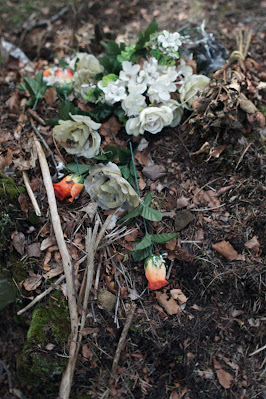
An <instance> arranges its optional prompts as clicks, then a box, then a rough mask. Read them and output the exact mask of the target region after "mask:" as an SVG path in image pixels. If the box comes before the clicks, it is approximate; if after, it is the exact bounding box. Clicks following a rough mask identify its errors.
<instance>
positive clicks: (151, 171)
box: [142, 165, 166, 181]
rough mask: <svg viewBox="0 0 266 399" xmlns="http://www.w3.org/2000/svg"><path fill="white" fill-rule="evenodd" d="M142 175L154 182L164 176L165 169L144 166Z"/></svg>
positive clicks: (156, 166)
mask: <svg viewBox="0 0 266 399" xmlns="http://www.w3.org/2000/svg"><path fill="white" fill-rule="evenodd" d="M142 173H143V174H144V176H146V177H148V179H151V180H153V181H155V180H158V179H160V178H161V177H164V176H165V175H166V169H165V167H164V166H162V165H150V166H145V168H143V169H142Z"/></svg>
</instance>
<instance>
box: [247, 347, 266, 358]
mask: <svg viewBox="0 0 266 399" xmlns="http://www.w3.org/2000/svg"><path fill="white" fill-rule="evenodd" d="M264 349H266V345H264V346H262V347H261V348H259V349H257V350H256V351H254V352H252V353H250V354H249V356H253V355H256V354H257V353H259V352H261V351H264Z"/></svg>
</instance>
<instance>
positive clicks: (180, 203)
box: [176, 195, 190, 209]
mask: <svg viewBox="0 0 266 399" xmlns="http://www.w3.org/2000/svg"><path fill="white" fill-rule="evenodd" d="M189 201H190V199H189V198H186V197H185V196H184V195H182V196H181V197H180V198H178V199H177V201H176V209H181V208H186V207H187V206H188V204H189Z"/></svg>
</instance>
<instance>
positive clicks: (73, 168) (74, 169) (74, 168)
mask: <svg viewBox="0 0 266 399" xmlns="http://www.w3.org/2000/svg"><path fill="white" fill-rule="evenodd" d="M66 169H67V171H68V172H71V173H74V174H75V175H84V174H86V173H87V172H88V171H89V169H90V166H89V165H86V164H81V163H79V168H78V165H77V164H76V162H71V163H68V164H67V166H66Z"/></svg>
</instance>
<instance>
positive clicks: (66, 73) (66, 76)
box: [54, 68, 73, 84]
mask: <svg viewBox="0 0 266 399" xmlns="http://www.w3.org/2000/svg"><path fill="white" fill-rule="evenodd" d="M54 76H55V77H56V78H57V80H58V81H59V82H60V83H61V84H63V83H71V82H72V79H73V71H72V69H70V68H66V69H57V70H56V71H55V72H54Z"/></svg>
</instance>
